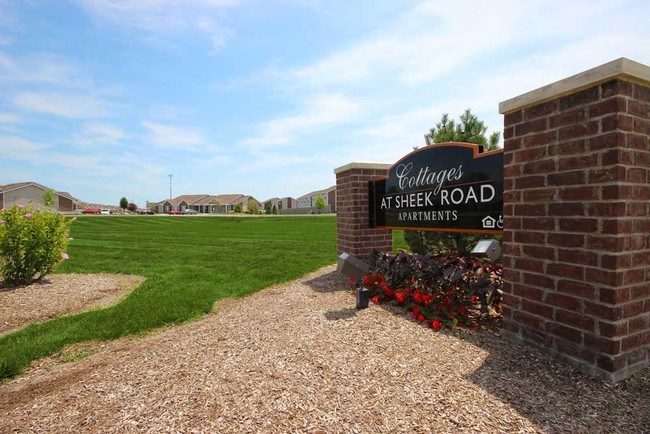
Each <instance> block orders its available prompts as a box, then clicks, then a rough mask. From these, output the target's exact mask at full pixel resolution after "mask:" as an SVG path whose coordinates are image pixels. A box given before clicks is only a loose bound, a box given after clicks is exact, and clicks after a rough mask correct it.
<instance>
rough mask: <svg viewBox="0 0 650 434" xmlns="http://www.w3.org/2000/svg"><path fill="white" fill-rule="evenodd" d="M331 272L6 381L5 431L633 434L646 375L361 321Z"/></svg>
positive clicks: (488, 335)
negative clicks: (604, 372) (594, 374)
mask: <svg viewBox="0 0 650 434" xmlns="http://www.w3.org/2000/svg"><path fill="white" fill-rule="evenodd" d="M353 307H354V299H353V297H352V295H351V294H350V293H349V292H348V291H346V290H345V281H344V279H342V278H341V277H340V276H339V275H338V274H337V273H336V271H335V270H334V268H333V267H326V268H324V269H321V270H319V271H318V272H316V273H313V274H311V275H309V276H306V277H304V278H302V279H299V280H297V281H293V282H290V283H287V284H284V285H279V286H276V287H271V288H268V289H266V290H264V291H262V292H259V293H257V294H254V295H251V296H248V297H245V298H241V299H235V300H226V301H223V302H221V303H219V304H218V306H217V308H216V309H215V310H216V312H215V313H213V314H211V315H208V316H207V317H206V318H205V319H203V320H201V321H198V322H194V323H189V324H185V325H182V326H178V327H173V328H170V329H167V330H163V331H159V332H156V333H153V334H151V335H149V336H146V337H141V338H133V339H123V340H119V341H114V342H108V343H101V344H92V345H87V346H76V347H75V348H74V349H73V350H74V351H88V352H94V354H93V355H91V356H89V357H85V358H82V359H79V360H76V361H74V362H70V363H61V362H60V359H61V356H57V357H52V358H49V359H47V360H44V361H41V362H38V363H36V364H35V366H34V367H32V368H31V369H30V370H29V371H28V372H27V373H26V374H25V375H23V376H21V377H19V378H16V379H14V380H11V381H9V382H5V383H4V384H1V385H0V414H2V417H1V418H0V432H2V433H9V432H93V433H94V432H102V433H113V432H120V433H122V432H151V433H158V432H182V433H186V432H187V433H193V432H198V433H201V432H205V433H211V432H215V433H246V432H251V433H256V432H262V433H291V432H300V433H302V432H310V433H339V432H341V433H383V432H404V433H429V432H432V433H456V432H471V433H474V432H476V433H479V432H484V433H537V432H552V433H569V432H570V433H590V434H593V433H600V432H603V433H614V432H621V433H642V432H644V431H645V432H650V397H649V392H648V391H649V390H650V372H648V371H650V370H648V369H646V370H645V371H642V372H640V373H638V374H636V375H635V376H634V377H632V378H631V379H628V380H626V381H624V382H621V383H619V384H617V385H610V384H606V383H603V382H601V381H599V380H595V379H591V378H589V377H586V376H583V375H582V374H580V373H578V372H577V371H576V370H574V369H573V368H572V367H571V366H569V365H566V364H564V363H562V362H559V361H556V360H555V359H553V358H551V357H549V356H547V355H545V354H543V353H541V352H539V351H538V350H536V349H534V348H529V347H523V346H518V345H515V344H510V343H508V342H505V341H503V340H501V339H500V337H499V336H498V333H495V332H487V331H484V332H479V331H474V332H465V333H451V332H439V333H436V332H433V331H432V330H431V329H428V328H426V327H423V326H422V325H421V324H420V323H416V322H414V321H411V320H410V319H409V318H408V316H407V315H405V314H404V313H401V312H400V311H399V310H396V309H393V308H390V307H386V306H383V307H380V306H374V305H373V306H371V307H370V308H369V309H365V310H361V311H356V310H355V309H354V308H353Z"/></svg>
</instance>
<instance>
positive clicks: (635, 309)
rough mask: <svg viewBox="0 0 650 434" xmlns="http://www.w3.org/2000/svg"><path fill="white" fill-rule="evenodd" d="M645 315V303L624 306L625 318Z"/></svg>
mask: <svg viewBox="0 0 650 434" xmlns="http://www.w3.org/2000/svg"><path fill="white" fill-rule="evenodd" d="M641 313H643V301H641V300H639V301H633V302H632V303H627V304H625V305H623V318H630V317H633V316H635V315H640V314H641Z"/></svg>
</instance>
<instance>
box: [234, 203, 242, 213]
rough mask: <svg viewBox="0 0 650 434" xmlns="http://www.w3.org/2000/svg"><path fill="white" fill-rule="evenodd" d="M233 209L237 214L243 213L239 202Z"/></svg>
mask: <svg viewBox="0 0 650 434" xmlns="http://www.w3.org/2000/svg"><path fill="white" fill-rule="evenodd" d="M233 211H235V212H236V213H237V214H240V213H241V204H240V203H238V204H237V205H235V209H234V210H233Z"/></svg>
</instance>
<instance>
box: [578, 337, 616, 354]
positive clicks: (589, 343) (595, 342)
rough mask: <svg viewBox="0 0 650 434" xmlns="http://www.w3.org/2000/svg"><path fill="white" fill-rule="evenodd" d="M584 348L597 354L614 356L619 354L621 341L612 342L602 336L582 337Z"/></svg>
mask: <svg viewBox="0 0 650 434" xmlns="http://www.w3.org/2000/svg"><path fill="white" fill-rule="evenodd" d="M583 341H584V346H585V347H586V348H589V349H592V350H594V351H597V352H599V353H605V354H611V355H616V354H619V353H620V352H621V341H619V340H612V339H608V338H605V337H602V336H594V335H592V334H589V333H586V334H585V335H584V339H583Z"/></svg>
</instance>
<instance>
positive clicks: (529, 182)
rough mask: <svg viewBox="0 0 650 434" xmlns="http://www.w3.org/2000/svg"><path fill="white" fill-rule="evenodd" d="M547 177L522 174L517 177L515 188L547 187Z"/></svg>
mask: <svg viewBox="0 0 650 434" xmlns="http://www.w3.org/2000/svg"><path fill="white" fill-rule="evenodd" d="M545 184H546V178H545V177H544V176H541V175H537V176H522V177H521V178H517V179H515V188H516V189H517V190H524V189H527V188H538V187H545V186H546V185H545Z"/></svg>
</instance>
